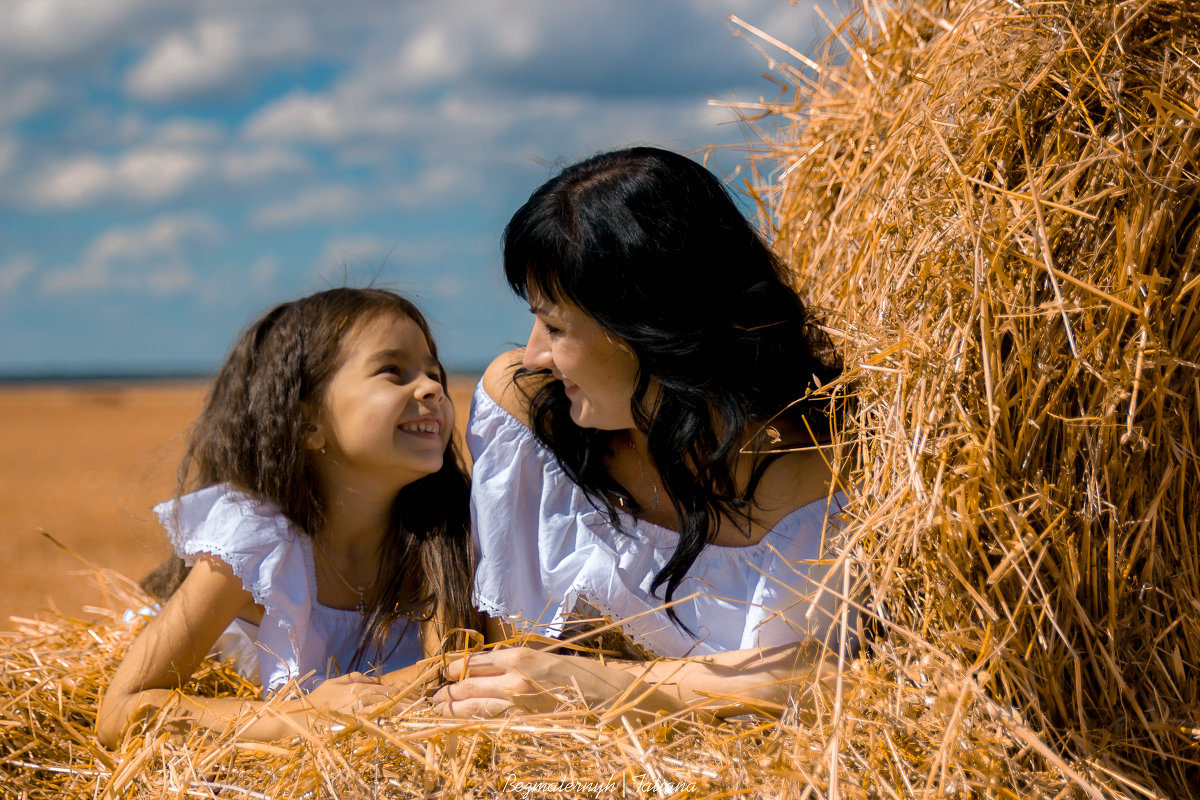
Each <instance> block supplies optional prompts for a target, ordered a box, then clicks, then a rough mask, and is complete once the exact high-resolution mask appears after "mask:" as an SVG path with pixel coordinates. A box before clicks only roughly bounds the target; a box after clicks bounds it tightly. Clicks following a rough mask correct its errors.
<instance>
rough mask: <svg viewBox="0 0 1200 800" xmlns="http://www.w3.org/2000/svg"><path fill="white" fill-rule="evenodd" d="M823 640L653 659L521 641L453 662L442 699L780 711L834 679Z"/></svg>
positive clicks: (467, 711)
mask: <svg viewBox="0 0 1200 800" xmlns="http://www.w3.org/2000/svg"><path fill="white" fill-rule="evenodd" d="M822 653H826V654H827V651H823V649H822V648H820V647H819V646H818V645H817V644H816V643H813V642H808V643H797V644H789V645H777V646H774V647H765V648H758V649H753V650H733V651H729V652H726V653H718V654H715V655H706V656H696V657H693V658H678V659H662V660H659V661H653V662H635V661H611V660H610V661H603V662H602V661H599V660H597V659H593V658H585V657H581V656H572V655H560V654H558V653H554V652H550V651H548V650H539V649H533V648H528V647H514V648H507V649H500V650H493V651H491V652H487V653H477V654H474V655H472V656H470V657H469V658H467V659H463V660H455V661H454V662H452V663H450V664H448V665H447V668H446V677H447V679H448V680H451V681H456V682H455V683H451V684H449V685H447V686H444V687H442V688H441V689H440V690H438V692H437V694H435V695H434V697H433V700H434V702H435V703H438V704H440V707H441V711H442V713H444V714H446V715H448V716H455V717H479V716H495V715H498V714H503V713H507V712H508V711H510V710H514V709H515V710H518V711H520V710H525V711H548V710H550V709H552V708H554V707H555V706H556V705H557V704H558V703H559V702H560V701H561V700H562V699H566V698H569V697H581V698H582V699H583V701H584V702H585V703H586V704H587V705H588V706H589V707H590V708H593V709H597V710H604V709H616V708H620V707H622V706H629V708H630V710H631V711H636V712H642V713H646V712H649V713H670V712H674V711H679V710H682V709H685V708H689V707H691V708H695V709H699V710H703V711H704V712H705V713H708V714H712V715H714V716H716V717H726V716H732V715H734V714H742V713H747V712H751V711H769V712H777V711H779V710H781V709H782V708H783V706H784V705H785V704H786V703H787V701H788V700H789V698H790V697H791V695H792V694H793V693H794V692H795V690H796V689H797V688H798V687H800V686H808V685H811V684H813V683H815V682H818V681H822V682H823V681H826V680H828V679H829V678H831V677H832V676H833V675H834V674H835V671H836V661H835V660H833V659H831V658H823V657H822Z"/></svg>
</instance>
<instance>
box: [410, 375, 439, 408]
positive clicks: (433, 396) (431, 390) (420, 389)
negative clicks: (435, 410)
mask: <svg viewBox="0 0 1200 800" xmlns="http://www.w3.org/2000/svg"><path fill="white" fill-rule="evenodd" d="M445 395H446V390H445V389H444V388H443V387H442V384H441V381H439V380H437V379H436V378H433V377H430V376H429V375H425V376H422V378H421V382H420V383H419V384H418V385H417V397H418V398H419V399H421V400H428V401H431V402H435V403H437V402H441V400H442V398H443V397H445Z"/></svg>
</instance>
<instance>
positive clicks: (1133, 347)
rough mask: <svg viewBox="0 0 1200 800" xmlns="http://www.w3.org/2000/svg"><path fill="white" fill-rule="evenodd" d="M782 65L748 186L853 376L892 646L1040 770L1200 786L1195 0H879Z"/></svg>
mask: <svg viewBox="0 0 1200 800" xmlns="http://www.w3.org/2000/svg"><path fill="white" fill-rule="evenodd" d="M747 27H748V26H747ZM763 46H764V47H772V46H773V45H772V44H771V43H770V41H769V40H768V41H767V42H766V43H765V44H764V45H763ZM774 52H775V54H776V55H780V53H779V51H778V50H775V51H774ZM783 57H784V58H785V59H786V58H787V56H786V55H784V56H783ZM777 74H778V75H780V76H782V77H783V79H784V80H785V81H786V82H787V83H788V85H789V89H793V90H794V91H790V92H788V93H787V94H786V95H785V96H783V97H781V98H779V99H778V100H776V101H774V102H767V103H764V104H756V107H754V108H753V109H748V110H752V111H753V112H754V113H756V114H760V115H761V114H762V113H763V110H764V108H765V110H766V112H767V113H769V114H773V115H775V119H776V120H777V121H781V122H782V123H783V124H782V133H781V135H778V136H775V137H767V139H766V144H765V146H764V147H761V148H760V149H759V152H758V156H757V164H756V168H757V172H758V176H759V182H758V185H757V186H756V187H755V191H756V195H757V197H758V198H759V200H760V202H761V204H762V208H763V209H764V216H765V218H766V220H767V222H768V224H769V225H770V226H771V227H772V228H773V230H774V233H775V241H776V246H777V250H778V252H779V253H780V254H781V256H782V257H783V258H784V259H785V261H786V263H787V264H788V265H789V266H790V267H791V268H792V270H793V273H794V275H795V280H796V284H797V286H798V287H800V289H801V290H802V291H803V292H805V293H806V294H808V295H809V296H810V297H812V298H814V300H815V303H816V305H818V306H819V307H821V308H823V309H824V310H825V313H826V317H827V320H828V323H829V327H830V332H831V334H832V335H833V337H834V339H835V342H836V345H837V346H838V348H839V349H840V350H841V352H842V353H843V355H844V356H845V359H846V362H847V364H848V365H850V367H851V370H850V373H849V375H848V376H847V379H846V385H847V386H848V387H850V389H851V390H852V391H853V393H854V395H855V397H856V403H857V406H856V410H855V411H854V412H853V418H852V420H851V421H850V423H851V424H850V429H849V431H848V435H847V442H846V447H845V449H844V451H843V453H842V464H843V465H844V466H845V468H846V470H847V472H848V474H849V477H848V485H849V486H850V487H851V488H852V491H853V494H854V496H855V505H854V513H855V514H856V516H857V522H856V526H855V535H856V536H857V541H858V546H859V548H860V551H861V553H862V554H863V558H864V564H865V575H864V585H865V588H866V591H867V592H868V594H869V597H870V602H869V605H871V606H872V607H873V608H875V609H878V610H879V611H880V613H881V614H882V615H883V617H884V618H885V619H886V620H887V624H888V625H889V627H890V630H891V641H890V643H889V645H887V646H886V647H884V648H883V649H882V651H881V655H880V658H881V661H880V664H882V663H884V662H886V661H887V660H889V659H890V660H892V661H893V662H894V664H895V669H896V674H897V675H901V674H903V673H904V672H906V671H909V672H911V671H913V669H914V667H916V666H917V665H919V664H920V663H921V662H922V661H926V662H936V663H937V664H938V668H939V669H941V670H943V671H944V674H943V676H942V678H941V679H940V680H944V681H948V682H949V686H950V687H954V691H959V689H958V688H957V687H975V686H980V687H983V688H984V689H986V692H985V693H984V694H983V695H982V696H981V695H979V694H978V693H977V692H976V691H975V690H974V689H972V690H971V691H970V692H968V693H967V694H969V695H970V697H971V698H973V699H974V700H975V701H976V702H979V701H982V704H981V705H980V706H979V710H980V711H981V712H987V713H984V714H983V716H982V717H980V719H981V720H985V721H987V720H990V721H993V722H994V721H1000V722H1002V723H1004V720H1005V718H1007V720H1008V722H1007V723H1004V724H1005V725H1007V727H1008V729H1009V731H1010V732H1012V733H1013V735H1015V736H1016V737H1017V738H1018V739H1029V740H1030V741H1036V742H1037V745H1036V747H1037V748H1041V749H1044V750H1045V752H1044V753H1042V754H1041V755H1039V756H1038V759H1040V760H1041V761H1042V762H1043V764H1042V766H1041V767H1039V766H1038V765H1037V763H1036V760H1035V761H1032V762H1028V765H1027V766H1028V769H1029V770H1030V772H1029V774H1030V775H1032V774H1034V773H1037V772H1040V771H1041V770H1042V769H1043V768H1044V769H1047V770H1048V771H1049V772H1050V773H1057V774H1058V776H1059V777H1060V778H1062V779H1064V780H1065V784H1066V785H1072V784H1073V785H1075V786H1076V787H1081V786H1083V785H1086V786H1087V787H1088V789H1087V791H1088V793H1089V794H1092V793H1101V794H1104V795H1113V796H1124V795H1130V796H1152V797H1167V798H1180V797H1195V796H1200V788H1198V787H1200V766H1198V765H1200V681H1197V680H1196V677H1195V676H1196V669H1197V666H1198V665H1200V519H1198V516H1200V503H1198V502H1197V498H1198V497H1200V480H1198V473H1197V460H1198V458H1200V456H1198V455H1197V453H1198V452H1200V450H1198V447H1200V417H1198V416H1197V401H1198V400H1200V335H1198V334H1200V315H1198V314H1197V310H1198V306H1200V269H1198V266H1200V265H1198V264H1197V262H1196V259H1197V254H1198V253H1200V204H1198V201H1200V178H1198V176H1200V164H1198V162H1197V153H1198V152H1200V116H1198V113H1197V108H1198V106H1200V79H1198V77H1197V76H1198V75H1200V5H1198V4H1196V3H1195V2H1190V1H1185V0H1141V1H1140V2H1112V1H1111V0H1109V2H1096V3H1079V2H1057V1H1056V0H1044V1H1043V2H1036V3H1024V2H1009V1H1007V0H954V1H951V0H944V1H943V2H935V1H931V0H897V1H896V2H893V3H888V2H876V1H875V0H864V2H862V4H861V5H860V6H859V7H858V8H857V10H856V11H855V13H853V14H851V15H850V17H849V18H848V19H847V21H846V22H845V23H843V24H841V25H839V26H838V28H837V31H836V33H835V35H834V36H833V37H831V39H830V42H829V46H828V47H827V49H826V53H825V57H824V58H823V59H821V61H820V63H819V64H816V65H815V68H809V67H805V66H803V64H790V65H789V64H781V65H780V66H779V68H778V70H777ZM755 125H757V126H760V127H761V126H762V125H763V123H762V122H761V121H756V122H755ZM918 671H919V670H918ZM939 688H943V689H944V688H945V686H944V685H943V686H941V687H939ZM902 693H903V692H902V690H901V688H900V687H898V686H896V687H888V688H887V689H886V690H885V691H884V692H883V695H884V696H885V698H886V697H888V696H892V697H895V696H897V695H899V694H902ZM959 696H960V697H962V696H965V695H959ZM955 702H957V700H956V701H955ZM992 706H994V707H992ZM989 709H990V710H989ZM1004 709H1008V710H1007V711H1005V710H1004ZM864 710H866V709H858V708H856V709H855V711H856V712H862V711H864ZM972 714H973V712H971V711H970V710H968V709H965V708H964V709H963V710H962V713H961V715H960V719H959V724H958V725H957V726H951V727H950V728H948V729H946V730H944V731H942V732H941V734H940V735H941V738H943V739H944V741H945V742H946V743H947V744H948V745H949V744H951V743H953V742H954V741H956V740H957V738H958V737H966V738H967V739H968V740H970V739H971V738H972V737H973V735H974V734H973V733H972V732H971V731H969V730H968V727H969V726H968V723H969V722H970V721H971V719H970V718H971V716H972ZM880 755H882V754H880ZM992 755H993V757H995V758H1000V759H1004V758H1006V757H1007V756H1006V755H1005V754H1004V753H1001V752H994V753H993V754H992ZM1022 760H1023V758H1018V759H1017V760H1016V761H1014V762H1011V763H1013V764H1014V765H1016V767H1017V769H1016V772H1017V773H1021V772H1023V771H1024V770H1025V767H1022V766H1021V765H1020V763H1019V762H1021V761H1022ZM1056 760H1060V761H1061V763H1055V761H1056ZM1064 770H1066V771H1064ZM973 772H974V770H973V769H972V768H967V769H966V770H965V773H964V775H963V776H961V777H962V778H963V779H964V780H966V781H967V783H968V785H971V786H973V787H974V788H973V789H972V791H973V792H974V791H979V790H980V788H981V787H982V786H983V785H986V783H985V782H983V779H984V778H985V775H984V774H983V773H984V772H986V770H984V771H983V772H980V773H978V774H974V775H973V774H971V773H973ZM994 774H997V775H998V774H1000V772H997V773H994ZM1072 776H1073V777H1072ZM897 777H899V776H897ZM1016 777H1019V776H1018V775H1016V774H1012V775H1009V776H1008V778H1009V779H1012V778H1016ZM908 780H915V781H918V784H917V785H919V786H921V785H923V786H926V787H928V788H930V789H932V788H934V787H936V786H937V785H939V783H940V782H941V781H942V780H943V779H942V778H941V777H939V776H938V775H936V774H934V773H926V774H922V771H921V770H916V771H915V772H910V773H909V774H908ZM947 780H948V779H947ZM1056 780H1057V779H1056ZM922 781H924V783H922ZM1051 783H1053V781H1052V782H1051ZM897 785H898V784H897ZM942 785H943V786H944V789H943V791H945V792H947V793H949V792H950V791H951V787H950V785H949V783H944V784H942ZM1014 788H1015V787H1014ZM1029 790H1030V787H1026V789H1025V790H1024V791H1022V792H1018V793H1019V794H1026V793H1027V792H1028V791H1029ZM1078 790H1079V791H1083V789H1078ZM881 794H886V792H881ZM901 794H905V792H901Z"/></svg>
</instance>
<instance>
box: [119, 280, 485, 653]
mask: <svg viewBox="0 0 1200 800" xmlns="http://www.w3.org/2000/svg"><path fill="white" fill-rule="evenodd" d="M386 314H396V315H399V316H401V317H403V318H405V319H410V320H412V321H413V322H414V323H416V324H417V326H418V327H419V328H420V329H421V331H422V333H423V334H424V335H425V340H426V342H427V343H428V345H429V352H430V353H431V354H432V355H433V357H434V358H435V359H436V358H437V347H436V345H435V344H434V341H433V337H432V336H431V335H430V333H429V326H428V324H427V323H426V321H425V318H424V317H423V316H422V315H421V312H420V311H419V310H418V309H417V307H416V306H415V305H413V304H412V303H411V302H409V301H408V300H406V299H404V298H403V297H401V296H400V295H398V294H395V293H394V292H390V291H386V290H383V289H352V288H340V289H330V290H328V291H324V292H319V293H317V294H314V295H310V296H308V297H305V298H302V299H300V300H296V301H293V302H290V303H283V304H282V305H279V306H276V307H275V308H273V309H271V310H270V311H268V312H267V313H266V314H265V315H263V317H262V318H261V319H259V320H258V321H257V322H255V323H254V324H253V325H251V326H250V327H249V328H247V329H246V330H245V331H244V332H243V333H242V334H241V336H240V337H238V339H237V341H236V343H235V344H234V346H233V350H232V352H231V353H230V354H229V357H228V358H227V359H226V360H225V363H224V364H223V365H222V367H221V370H220V372H218V373H217V377H216V380H215V381H214V383H213V387H212V390H211V391H210V393H209V395H208V398H207V400H206V402H205V405H204V410H203V411H202V412H201V413H200V416H199V418H197V420H196V422H195V423H194V424H193V426H192V429H191V435H190V438H189V441H188V446H187V450H186V451H185V453H184V456H183V461H182V463H181V464H180V466H179V474H178V483H179V488H178V490H179V494H181V495H182V494H184V493H186V492H190V491H195V490H197V489H200V488H203V487H205V486H212V485H214V484H218V483H228V484H231V485H233V486H235V487H237V488H239V489H242V490H244V491H246V492H249V493H250V494H252V495H254V496H255V497H257V498H259V499H261V500H266V501H270V502H272V503H275V504H276V505H278V506H279V508H280V509H281V510H282V511H283V513H284V515H285V516H287V517H288V519H290V520H291V521H292V522H294V523H295V524H296V525H297V526H298V527H299V528H300V529H301V530H303V531H304V532H306V533H308V534H310V535H311V534H314V533H317V532H319V531H320V530H321V528H322V527H323V525H324V522H325V509H324V507H323V505H322V502H321V497H320V492H319V491H318V488H317V487H318V484H317V475H316V471H315V468H314V465H313V463H312V460H311V458H310V456H309V452H310V451H309V450H308V448H307V447H306V438H307V433H308V427H307V426H308V423H307V422H306V419H308V418H309V417H310V416H311V414H312V413H315V410H316V409H318V408H320V405H321V403H322V401H323V400H324V392H325V389H326V387H327V385H328V383H329V379H330V378H331V377H332V375H333V373H334V372H335V371H336V370H337V368H338V366H339V365H340V362H341V358H342V342H343V341H345V339H346V337H347V335H348V334H350V333H351V330H352V328H353V327H354V326H355V325H358V324H360V323H362V322H364V321H366V320H368V319H370V318H373V317H376V316H378V315H386ZM439 372H440V377H441V382H442V386H443V387H445V386H446V373H445V370H444V369H440V368H439ZM306 411H308V412H309V413H308V414H306ZM469 494H470V479H469V478H468V476H467V472H466V469H465V467H464V465H463V461H462V457H461V455H460V451H459V447H458V443H457V437H456V436H452V437H451V440H450V445H449V447H448V448H447V449H446V454H445V457H444V458H443V461H442V468H441V469H440V470H438V471H437V472H435V473H433V474H432V475H428V476H426V477H424V478H421V479H420V480H417V481H414V482H413V483H411V484H409V485H408V486H406V487H404V489H402V490H401V491H400V492H399V493H398V494H397V496H396V501H395V505H394V507H393V511H392V521H391V529H390V530H389V531H388V535H387V536H386V537H385V539H384V545H383V549H382V552H381V554H380V569H379V574H380V576H381V577H382V580H381V581H380V583H379V586H378V587H377V588H376V591H375V593H374V596H373V597H372V598H370V601H371V602H370V607H371V611H370V613H369V615H368V617H367V619H366V621H365V623H364V625H363V633H362V638H361V640H360V643H359V647H358V652H357V654H356V656H355V660H356V662H361V660H362V658H363V657H364V656H365V655H366V654H367V653H368V652H372V651H373V652H374V653H375V654H376V655H377V656H383V657H385V656H386V654H385V653H382V652H381V651H382V648H383V646H384V644H385V643H386V642H387V640H388V633H389V631H390V629H391V627H392V625H394V624H396V623H397V622H398V621H400V620H401V619H406V620H421V621H425V620H429V619H433V618H435V617H436V619H437V623H438V628H440V629H441V630H442V631H443V632H446V631H450V630H452V629H456V628H458V629H464V630H465V629H476V630H477V629H479V627H480V621H479V617H478V614H477V612H475V611H474V610H473V606H472V603H471V575H472V567H471V561H472V559H471V548H470V511H469ZM414 568H415V569H414ZM414 574H415V578H414ZM183 575H184V571H183V570H182V562H181V561H179V560H177V559H175V560H172V561H170V562H168V564H164V565H163V566H162V567H160V568H159V569H158V570H156V571H155V572H154V573H152V574H151V575H150V576H149V577H147V579H146V581H144V582H143V586H144V587H145V588H146V589H147V591H149V592H151V593H152V594H156V595H158V596H159V597H166V596H168V595H169V594H170V593H171V592H172V591H174V589H175V588H178V585H179V583H181V582H182V576H183Z"/></svg>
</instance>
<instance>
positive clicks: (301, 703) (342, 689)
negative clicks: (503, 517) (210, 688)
mask: <svg viewBox="0 0 1200 800" xmlns="http://www.w3.org/2000/svg"><path fill="white" fill-rule="evenodd" d="M251 602H252V598H251V595H250V593H249V592H247V591H246V590H245V589H244V588H243V587H242V582H241V580H240V579H239V578H238V577H237V576H236V575H234V574H233V570H232V569H231V568H230V567H229V565H227V564H225V563H224V562H223V561H221V560H219V559H217V558H213V557H209V556H202V557H201V558H199V559H198V560H197V561H196V564H195V566H194V567H193V568H192V571H191V573H190V574H189V575H188V577H187V579H186V580H185V581H184V582H183V584H182V585H181V586H180V587H179V589H178V590H177V591H176V592H175V594H174V595H172V596H171V599H170V600H169V601H168V602H167V604H166V605H165V606H164V607H163V609H162V611H161V612H160V613H159V614H158V616H156V617H155V618H154V619H152V620H151V621H150V623H149V624H148V625H147V626H146V629H145V630H143V631H142V632H141V634H139V635H138V637H137V639H136V640H135V641H134V643H133V645H132V646H131V647H130V648H129V652H128V653H127V654H126V655H125V658H124V660H123V661H122V662H121V666H120V667H118V668H117V672H116V674H115V675H114V676H113V679H112V682H111V683H110V684H109V686H108V690H107V691H106V692H105V694H104V698H103V700H102V701H101V703H100V710H99V712H98V714H97V716H96V735H97V737H98V738H99V739H100V742H101V743H102V744H103V745H105V746H106V747H116V746H117V745H119V744H120V742H121V738H122V736H123V735H124V733H125V729H126V728H127V727H128V725H129V724H130V723H131V722H135V721H137V720H140V719H143V718H145V717H147V716H150V715H153V714H155V713H157V712H158V711H160V710H162V709H164V708H167V707H169V710H170V715H171V721H172V722H173V723H175V724H177V725H178V726H179V727H180V728H182V729H184V730H192V729H194V728H211V729H214V730H223V729H226V728H228V727H230V726H233V725H236V726H238V727H239V729H241V728H243V727H244V730H241V733H240V737H241V738H244V739H255V740H270V739H278V738H283V737H285V736H289V735H293V734H295V733H296V732H297V731H298V730H299V729H300V728H302V727H303V728H307V727H309V726H311V724H312V722H313V721H314V717H315V714H316V713H318V712H319V711H321V710H336V711H344V712H350V711H355V710H361V709H362V708H363V707H364V706H365V705H370V704H374V703H377V702H381V701H383V700H386V699H387V698H388V696H389V691H390V690H389V688H388V687H385V686H382V685H381V684H380V682H379V681H377V680H375V679H372V678H367V677H365V676H363V675H360V674H358V673H353V674H351V675H345V676H342V677H341V678H335V679H333V680H329V681H326V682H325V683H323V684H321V686H319V687H317V689H315V690H314V691H313V692H312V693H310V694H309V695H307V696H306V697H304V698H301V699H298V700H291V701H286V702H283V703H272V704H271V708H272V710H273V711H272V713H267V714H261V715H260V712H262V711H263V709H264V707H265V706H266V705H267V704H266V702H264V701H261V700H247V699H240V698H215V697H195V696H189V695H184V694H182V693H180V692H179V691H178V690H179V688H180V687H181V686H183V684H184V683H186V682H187V680H188V679H189V678H190V677H191V676H192V673H193V672H195V670H196V667H197V666H199V664H200V662H201V661H202V660H203V659H204V657H205V655H206V654H207V653H208V651H209V649H210V648H211V647H212V645H213V643H214V642H215V641H216V640H217V637H219V636H220V635H221V633H222V631H224V630H225V628H226V626H228V625H229V623H230V622H231V621H232V620H233V618H234V617H235V616H236V615H237V613H238V612H239V611H241V610H242V609H243V608H245V607H246V605H247V604H249V603H251ZM256 717H257V718H256Z"/></svg>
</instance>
